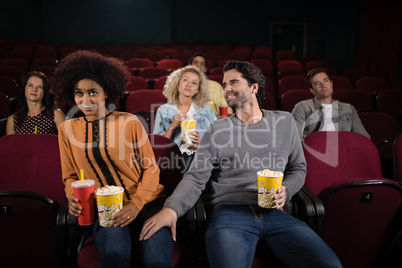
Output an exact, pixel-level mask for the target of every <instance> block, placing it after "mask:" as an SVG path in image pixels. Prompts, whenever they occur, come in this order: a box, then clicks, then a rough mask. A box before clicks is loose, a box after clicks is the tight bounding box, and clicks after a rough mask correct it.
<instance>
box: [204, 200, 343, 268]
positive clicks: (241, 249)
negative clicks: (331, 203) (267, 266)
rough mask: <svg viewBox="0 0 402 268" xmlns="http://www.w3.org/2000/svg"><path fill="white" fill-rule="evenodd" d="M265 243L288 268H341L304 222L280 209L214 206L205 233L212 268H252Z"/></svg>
mask: <svg viewBox="0 0 402 268" xmlns="http://www.w3.org/2000/svg"><path fill="white" fill-rule="evenodd" d="M259 239H262V240H263V241H264V242H265V243H266V245H267V246H268V248H269V249H270V250H271V251H272V253H273V254H274V255H276V256H277V257H278V259H279V260H280V261H281V262H282V263H283V264H284V265H286V267H320V268H321V267H342V265H341V263H340V261H339V259H338V257H337V256H336V255H335V253H334V252H333V251H332V250H331V249H330V248H329V247H328V246H327V245H326V244H325V242H324V241H323V240H322V239H321V238H320V237H319V236H318V235H317V234H316V233H315V232H314V231H313V230H312V229H311V228H310V227H309V226H308V225H307V224H305V223H304V222H302V221H300V220H298V219H296V218H294V217H292V216H291V215H289V214H287V213H286V212H284V211H282V210H278V209H264V208H260V207H258V206H254V205H228V204H218V205H215V206H214V207H213V209H212V212H211V213H210V220H209V223H208V227H207V231H206V251H207V256H208V261H209V264H210V267H211V268H225V267H228V268H229V267H230V268H235V267H239V268H245V267H251V265H252V263H253V258H254V254H255V251H256V246H257V242H258V240H259Z"/></svg>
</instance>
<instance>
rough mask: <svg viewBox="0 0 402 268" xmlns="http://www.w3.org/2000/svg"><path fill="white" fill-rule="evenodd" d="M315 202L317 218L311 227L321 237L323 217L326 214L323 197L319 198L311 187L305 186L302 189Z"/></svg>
mask: <svg viewBox="0 0 402 268" xmlns="http://www.w3.org/2000/svg"><path fill="white" fill-rule="evenodd" d="M301 191H302V192H303V193H304V194H305V195H306V196H307V197H308V198H309V199H310V200H311V202H312V203H313V205H314V209H315V219H314V221H313V222H312V223H311V225H310V227H311V228H312V229H313V230H314V231H315V232H316V233H317V234H319V235H320V236H321V237H322V235H323V218H324V215H325V209H324V204H323V203H322V201H321V199H320V198H318V196H316V195H315V194H314V193H313V192H312V191H311V190H310V189H309V188H307V187H306V186H303V188H302V190H301Z"/></svg>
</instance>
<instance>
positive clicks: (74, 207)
mask: <svg viewBox="0 0 402 268" xmlns="http://www.w3.org/2000/svg"><path fill="white" fill-rule="evenodd" d="M78 202H80V200H78V198H77V197H75V196H74V195H73V194H70V196H69V197H68V213H70V214H71V215H73V216H74V217H78V215H79V214H81V210H82V207H81V206H80V205H78V204H77V203H78Z"/></svg>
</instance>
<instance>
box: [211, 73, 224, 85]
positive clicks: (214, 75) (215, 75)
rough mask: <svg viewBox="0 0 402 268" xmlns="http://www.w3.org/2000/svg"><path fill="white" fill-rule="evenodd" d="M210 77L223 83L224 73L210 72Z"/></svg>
mask: <svg viewBox="0 0 402 268" xmlns="http://www.w3.org/2000/svg"><path fill="white" fill-rule="evenodd" d="M208 79H209V80H213V81H215V82H217V83H219V84H222V81H223V75H221V74H210V75H208Z"/></svg>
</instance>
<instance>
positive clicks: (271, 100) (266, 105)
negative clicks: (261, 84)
mask: <svg viewBox="0 0 402 268" xmlns="http://www.w3.org/2000/svg"><path fill="white" fill-rule="evenodd" d="M277 106H278V105H277V101H276V98H275V96H274V95H272V93H271V92H265V99H264V102H263V103H262V108H263V109H266V110H276V109H277Z"/></svg>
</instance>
